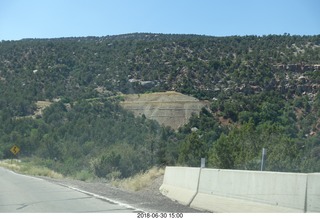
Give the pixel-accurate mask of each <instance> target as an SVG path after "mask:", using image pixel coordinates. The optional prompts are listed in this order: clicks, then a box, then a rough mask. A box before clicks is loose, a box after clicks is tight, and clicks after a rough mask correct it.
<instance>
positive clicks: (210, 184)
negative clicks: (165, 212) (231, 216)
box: [160, 167, 320, 213]
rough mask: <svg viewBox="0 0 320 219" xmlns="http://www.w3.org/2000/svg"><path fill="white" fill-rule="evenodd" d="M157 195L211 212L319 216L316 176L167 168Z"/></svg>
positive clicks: (319, 177)
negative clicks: (301, 213)
mask: <svg viewBox="0 0 320 219" xmlns="http://www.w3.org/2000/svg"><path fill="white" fill-rule="evenodd" d="M160 191H161V192H162V194H164V195H166V196H168V197H169V198H171V199H173V200H176V201H178V202H180V203H182V204H185V205H190V206H191V207H194V208H198V209H203V210H208V211H212V212H248V213H249V212H320V173H314V174H303V173H283V172H265V171H263V172H262V171H242V170H219V169H200V168H187V167H167V168H166V171H165V176H164V182H163V185H162V186H161V188H160Z"/></svg>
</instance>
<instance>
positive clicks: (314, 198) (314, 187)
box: [306, 173, 320, 212]
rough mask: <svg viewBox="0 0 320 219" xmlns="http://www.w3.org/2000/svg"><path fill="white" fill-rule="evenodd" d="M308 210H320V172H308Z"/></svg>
mask: <svg viewBox="0 0 320 219" xmlns="http://www.w3.org/2000/svg"><path fill="white" fill-rule="evenodd" d="M306 210H307V212H320V173H310V174H308V184H307V200H306Z"/></svg>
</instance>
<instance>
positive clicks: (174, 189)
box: [160, 167, 200, 205]
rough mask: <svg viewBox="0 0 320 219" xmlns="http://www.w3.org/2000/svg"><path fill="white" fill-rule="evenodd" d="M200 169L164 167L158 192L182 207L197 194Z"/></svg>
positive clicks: (188, 203)
mask: <svg viewBox="0 0 320 219" xmlns="http://www.w3.org/2000/svg"><path fill="white" fill-rule="evenodd" d="M199 174H200V168H187V167H166V170H165V175H164V179H163V184H162V186H161V187H160V192H161V193H162V194H163V195H165V196H167V197H169V198H171V199H173V200H175V201H178V202H179V203H181V204H184V205H190V203H191V201H192V200H193V198H194V197H195V195H196V194H197V189H198V183H199Z"/></svg>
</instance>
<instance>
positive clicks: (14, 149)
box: [10, 145, 20, 155]
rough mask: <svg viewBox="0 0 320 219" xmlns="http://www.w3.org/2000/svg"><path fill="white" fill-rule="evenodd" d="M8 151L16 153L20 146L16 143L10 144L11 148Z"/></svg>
mask: <svg viewBox="0 0 320 219" xmlns="http://www.w3.org/2000/svg"><path fill="white" fill-rule="evenodd" d="M10 151H11V152H12V153H13V154H14V155H16V154H17V153H19V151H20V148H19V147H18V146H17V145H14V146H12V148H11V149H10Z"/></svg>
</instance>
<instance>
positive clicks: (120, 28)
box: [0, 0, 320, 40]
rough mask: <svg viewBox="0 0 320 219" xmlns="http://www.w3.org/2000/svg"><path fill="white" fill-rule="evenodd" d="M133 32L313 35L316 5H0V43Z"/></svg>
mask: <svg viewBox="0 0 320 219" xmlns="http://www.w3.org/2000/svg"><path fill="white" fill-rule="evenodd" d="M137 32H147V33H171V34H199V35H210V36H230V35H241V36H242V35H268V34H284V33H289V34H291V35H318V34H320V0H264V1H262V0H0V40H19V39H23V38H57V37H78V36H106V35H117V34H125V33H137Z"/></svg>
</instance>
